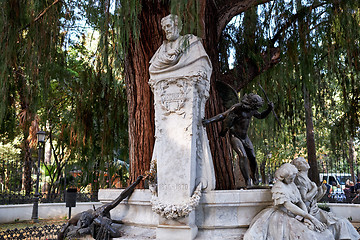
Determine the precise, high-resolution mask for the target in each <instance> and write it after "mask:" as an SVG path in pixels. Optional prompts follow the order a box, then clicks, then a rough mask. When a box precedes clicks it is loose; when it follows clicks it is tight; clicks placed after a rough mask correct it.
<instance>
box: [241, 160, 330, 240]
mask: <svg viewBox="0 0 360 240" xmlns="http://www.w3.org/2000/svg"><path fill="white" fill-rule="evenodd" d="M297 173H298V170H297V168H296V167H295V166H294V165H292V164H290V163H285V164H283V165H281V166H280V168H279V169H278V170H276V172H275V178H276V182H275V184H274V186H273V187H272V189H271V192H272V198H273V200H274V206H272V207H269V208H266V209H264V210H263V211H261V212H260V213H259V214H258V215H256V217H255V218H254V219H253V220H252V222H251V224H250V226H249V229H248V230H247V231H246V233H245V235H244V240H261V239H263V240H266V239H289V240H295V239H312V240H332V239H334V236H333V235H332V233H331V232H330V231H329V230H328V229H327V227H326V225H325V224H324V223H322V222H320V221H319V220H318V219H316V218H315V217H314V216H312V215H311V214H309V213H308V210H307V208H306V205H305V203H304V202H303V201H302V198H301V194H300V192H299V190H298V188H297V187H296V185H295V184H294V178H295V176H296V174H297Z"/></svg>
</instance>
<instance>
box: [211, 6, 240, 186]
mask: <svg viewBox="0 0 360 240" xmlns="http://www.w3.org/2000/svg"><path fill="white" fill-rule="evenodd" d="M204 22H205V31H204V33H205V38H204V47H205V50H206V52H207V54H208V55H209V57H210V59H211V62H212V64H213V73H212V76H211V80H210V81H211V87H210V98H209V100H208V102H207V104H206V118H209V117H213V116H215V115H216V114H219V113H221V112H223V111H224V110H225V109H224V108H223V107H222V104H221V102H220V98H219V96H218V95H217V93H216V91H215V87H214V86H215V80H216V79H219V78H220V67H219V61H218V56H219V54H218V50H217V49H218V48H217V44H218V41H219V39H218V35H217V26H218V25H217V22H218V19H217V13H216V6H214V4H213V1H207V4H206V8H205V16H204ZM220 127H221V124H220V123H213V124H209V125H207V127H206V129H207V134H208V137H209V142H210V148H211V155H212V158H213V162H214V168H215V176H216V189H234V188H235V179H234V174H233V165H232V151H231V149H230V147H229V146H230V142H229V139H228V137H226V138H222V137H220V136H219V133H220V131H221V129H220Z"/></svg>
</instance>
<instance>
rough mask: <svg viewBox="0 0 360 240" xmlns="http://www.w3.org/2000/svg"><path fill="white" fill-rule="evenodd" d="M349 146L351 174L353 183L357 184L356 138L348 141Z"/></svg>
mask: <svg viewBox="0 0 360 240" xmlns="http://www.w3.org/2000/svg"><path fill="white" fill-rule="evenodd" d="M348 144H349V158H348V163H349V166H350V173H351V181H353V182H356V180H355V172H354V163H355V162H356V156H357V154H356V149H355V144H354V138H352V137H351V138H350V139H349V141H348Z"/></svg>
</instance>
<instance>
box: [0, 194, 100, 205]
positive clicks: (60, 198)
mask: <svg viewBox="0 0 360 240" xmlns="http://www.w3.org/2000/svg"><path fill="white" fill-rule="evenodd" d="M39 201H40V203H62V202H65V195H64V194H62V193H60V194H51V196H49V195H48V194H40V198H39ZM76 201H77V202H98V201H99V200H98V193H97V192H94V193H77V195H76ZM33 202H34V194H30V195H25V194H24V193H21V192H18V193H14V192H11V193H0V205H10V204H28V203H33Z"/></svg>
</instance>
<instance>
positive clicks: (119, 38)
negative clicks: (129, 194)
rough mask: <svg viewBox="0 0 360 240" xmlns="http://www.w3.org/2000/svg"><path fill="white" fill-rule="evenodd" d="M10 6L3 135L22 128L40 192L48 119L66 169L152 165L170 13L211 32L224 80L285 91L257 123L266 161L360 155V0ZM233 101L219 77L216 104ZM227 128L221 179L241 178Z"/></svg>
mask: <svg viewBox="0 0 360 240" xmlns="http://www.w3.org/2000/svg"><path fill="white" fill-rule="evenodd" d="M0 6H1V9H2V10H1V11H2V15H1V17H0V27H1V30H2V31H1V33H0V44H1V49H2V52H1V53H2V54H1V58H0V96H1V101H0V137H1V142H2V143H4V144H5V143H8V142H12V141H13V140H14V139H15V137H17V136H20V138H21V139H22V141H21V142H22V143H21V149H22V153H21V156H22V158H23V161H24V163H25V166H27V167H25V169H24V171H25V179H27V180H25V183H24V185H25V188H26V189H27V192H28V191H30V188H31V173H29V171H31V166H32V164H31V163H32V160H31V155H32V151H33V150H31V149H34V147H35V142H36V141H35V139H36V132H37V131H38V130H39V129H46V131H47V132H48V137H49V141H50V143H51V149H52V154H53V159H54V162H55V165H56V169H57V171H58V176H59V175H60V172H61V171H63V169H64V166H65V165H66V164H70V163H74V164H75V163H78V164H79V166H81V165H82V166H98V167H103V168H104V169H105V168H106V166H107V165H108V164H109V163H111V162H114V159H120V160H122V161H125V162H126V161H128V162H129V163H130V167H131V169H130V173H131V175H132V176H131V177H132V178H133V179H135V178H136V177H137V176H136V175H138V174H143V173H144V172H145V171H146V170H148V169H149V167H150V165H149V163H150V158H151V153H152V146H153V142H154V139H153V136H154V122H153V121H154V120H153V118H154V113H153V106H152V104H153V97H152V93H151V91H150V88H149V86H148V84H147V81H148V76H149V75H148V66H149V60H150V58H151V56H152V55H153V54H154V52H155V51H156V49H157V48H158V47H159V46H160V44H161V41H162V40H163V39H164V36H163V34H162V30H161V26H160V19H161V18H162V17H164V16H165V15H167V14H169V13H170V12H172V13H175V14H178V15H179V16H181V17H182V19H183V20H184V21H183V22H184V29H183V34H185V33H193V34H196V35H198V36H200V37H201V38H203V41H204V46H205V49H206V51H207V52H208V54H209V56H210V59H211V61H212V63H213V66H214V73H213V76H212V80H211V81H212V83H214V81H215V80H221V81H224V82H226V83H228V84H230V85H231V86H233V87H234V88H236V89H237V90H238V91H240V94H244V93H246V92H257V93H258V94H260V95H261V92H260V89H259V87H258V83H260V84H261V85H262V86H263V87H264V89H265V91H266V93H267V94H268V95H269V97H270V99H271V100H272V101H273V102H274V103H275V111H276V114H277V115H278V116H279V118H280V121H281V124H282V126H281V127H279V126H278V125H277V123H276V121H275V119H274V118H269V119H268V120H266V121H254V122H253V125H252V128H251V132H250V133H249V134H250V137H251V139H253V142H254V145H255V146H256V148H257V155H258V161H259V162H260V163H262V162H264V161H265V162H266V163H268V164H279V163H281V162H284V161H289V160H291V159H292V158H294V157H295V156H297V155H305V154H310V155H311V154H312V155H311V156H310V155H309V157H308V158H309V162H310V161H312V163H313V164H315V165H318V164H320V165H319V166H321V163H323V162H324V161H325V160H329V159H330V160H334V161H335V160H336V161H339V160H341V162H349V164H350V165H351V164H353V165H354V164H355V165H356V163H357V162H356V161H357V159H356V154H355V155H353V154H351V152H352V151H351V150H350V149H351V147H350V146H354V147H353V149H354V150H355V151H356V150H357V149H358V146H359V138H358V136H359V132H360V128H359V124H360V114H359V113H360V109H359V108H360V96H359V95H360V93H359V91H360V90H359V85H360V81H359V70H360V62H359V58H358V56H359V50H360V49H359V47H360V46H359V44H360V3H358V1H351V0H346V1H337V0H309V1H301V0H276V1H269V0H262V1H255V0H215V1H214V0H200V1H187V0H181V1H160V0H159V1H158V0H142V1H140V0H128V1H120V0H81V1H72V0H63V1H59V0H41V1H23V0H14V1H3V2H1V3H0ZM212 85H213V86H214V84H212ZM222 110H224V109H223V107H222V105H221V101H220V98H219V97H218V96H217V93H216V90H215V88H214V87H212V88H211V96H210V100H209V102H208V104H207V116H213V115H215V114H217V113H219V112H221V111H222ZM220 129H221V126H220V125H214V126H212V127H209V129H208V135H209V138H210V145H211V149H212V154H213V158H214V164H215V169H216V175H217V176H216V177H217V180H218V185H217V188H219V189H226V188H227V189H229V188H234V176H233V174H234V173H233V169H232V153H231V150H230V149H229V147H228V140H227V139H226V138H225V139H221V138H220V137H219V135H218V132H219V130H220ZM307 144H308V145H307ZM266 156H267V157H266ZM270 156H271V157H270ZM354 156H355V157H354ZM26 172H28V173H27V174H26ZM315 174H316V173H313V175H315Z"/></svg>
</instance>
